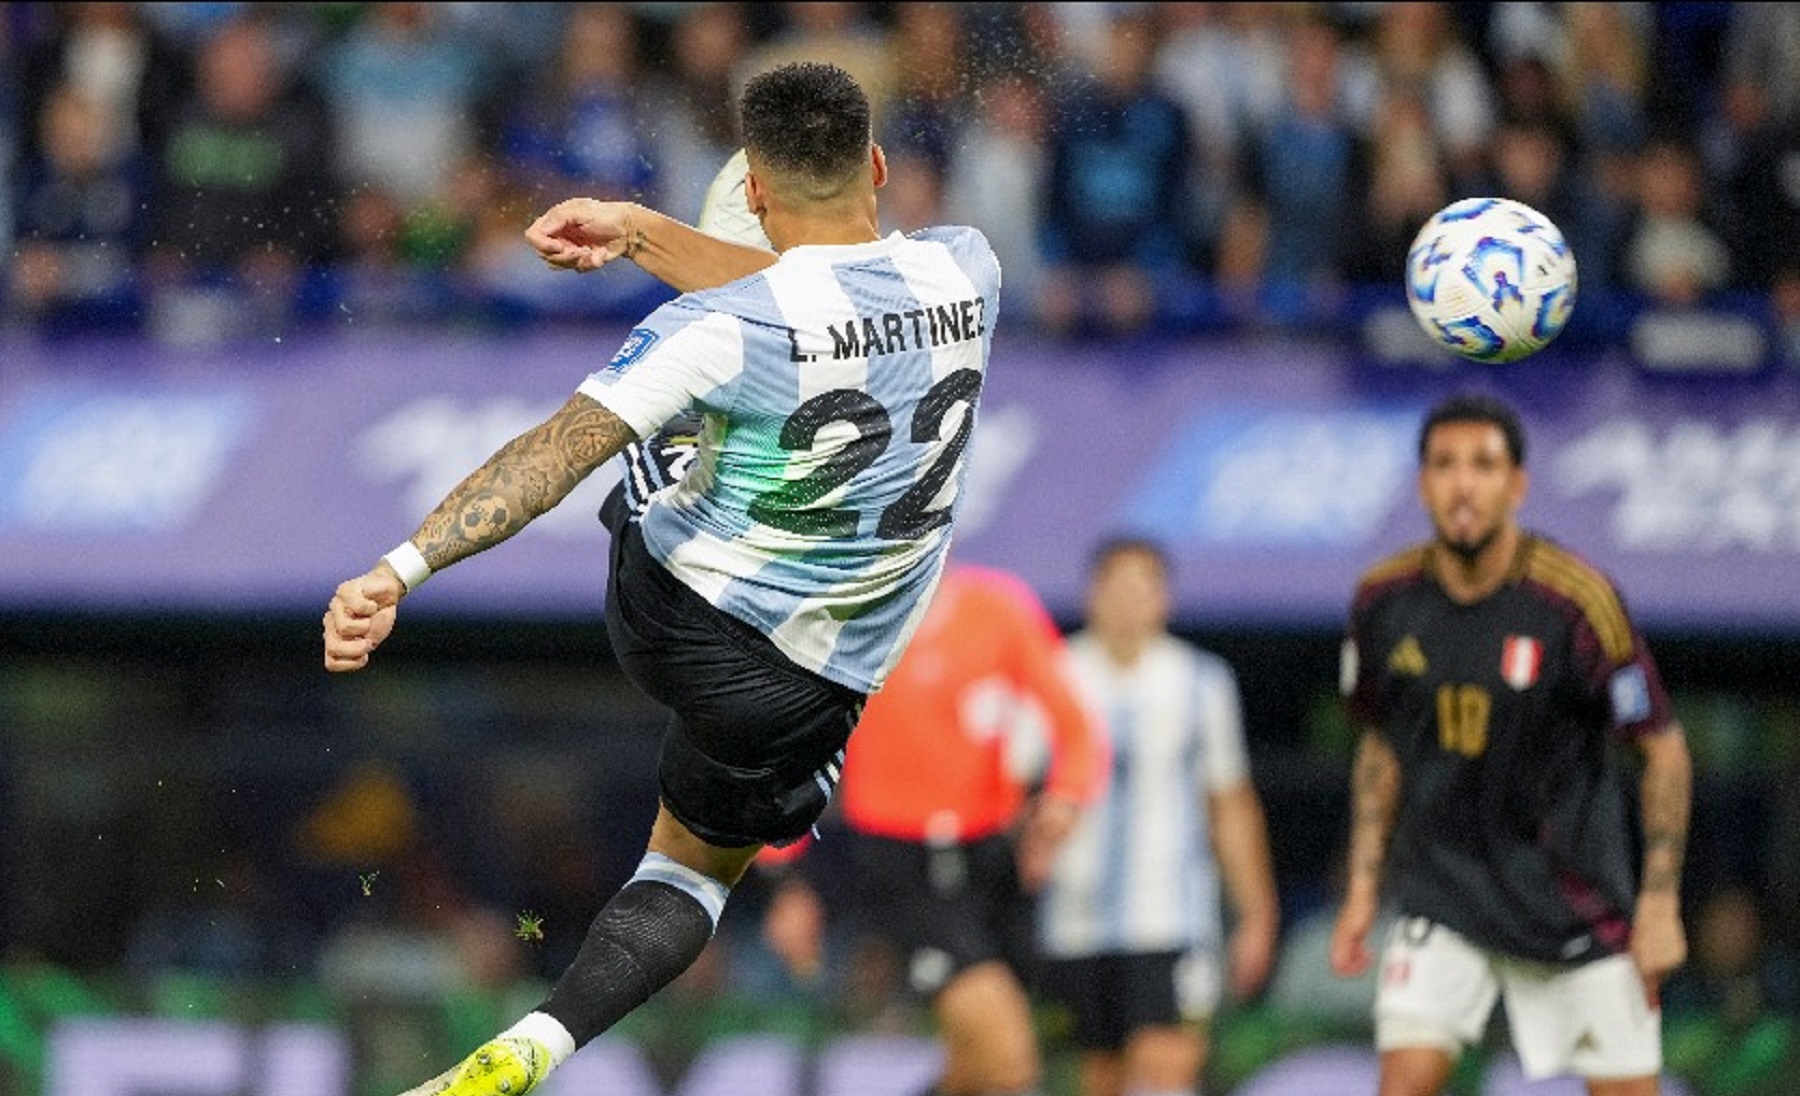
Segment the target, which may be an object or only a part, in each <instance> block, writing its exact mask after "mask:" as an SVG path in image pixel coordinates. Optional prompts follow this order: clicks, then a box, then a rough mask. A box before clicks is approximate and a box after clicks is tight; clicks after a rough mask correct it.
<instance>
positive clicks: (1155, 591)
mask: <svg viewBox="0 0 1800 1096" xmlns="http://www.w3.org/2000/svg"><path fill="white" fill-rule="evenodd" d="M1169 611H1170V595H1169V570H1168V560H1167V558H1166V557H1165V556H1164V554H1163V552H1162V551H1161V549H1160V548H1159V547H1157V546H1156V545H1155V544H1154V543H1152V542H1150V541H1147V540H1141V539H1136V538H1130V537H1121V538H1117V539H1112V540H1108V541H1105V542H1103V543H1102V544H1101V545H1100V546H1099V548H1098V549H1097V550H1096V551H1095V554H1094V559H1093V563H1092V567H1091V574H1090V579H1089V586H1088V598H1087V623H1086V625H1085V627H1084V628H1083V630H1082V631H1080V632H1078V633H1076V634H1075V635H1074V636H1073V637H1071V639H1070V641H1069V650H1070V654H1071V656H1072V660H1073V662H1074V665H1075V670H1076V674H1077V676H1078V678H1079V679H1080V682H1081V684H1082V687H1083V689H1084V690H1085V691H1086V693H1087V696H1088V700H1089V704H1090V705H1091V706H1092V707H1093V708H1094V709H1095V710H1097V711H1098V712H1099V713H1100V715H1101V719H1102V723H1103V725H1104V726H1105V728H1106V731H1107V735H1108V738H1109V741H1110V743H1111V748H1112V759H1113V764H1112V777H1111V780H1110V781H1109V782H1108V784H1107V790H1106V794H1105V796H1103V797H1102V798H1101V800H1100V801H1099V802H1098V803H1097V804H1096V805H1095V806H1094V808H1093V809H1092V810H1090V811H1088V812H1087V813H1086V814H1085V815H1084V816H1083V817H1082V818H1081V820H1080V822H1079V823H1078V824H1077V826H1076V828H1075V831H1074V832H1073V833H1072V834H1071V835H1070V836H1069V839H1068V840H1067V841H1066V842H1065V843H1064V844H1063V846H1062V848H1061V850H1060V851H1059V852H1058V854H1057V856H1056V860H1055V866H1054V868H1053V870H1052V872H1051V875H1050V882H1049V885H1048V886H1047V887H1046V888H1045V890H1044V893H1043V897H1042V900H1041V903H1040V909H1039V916H1040V922H1041V941H1042V946H1043V953H1044V958H1045V960H1046V970H1045V984H1046V986H1047V988H1048V989H1049V992H1050V994H1051V995H1052V996H1054V997H1056V998H1057V999H1059V1000H1060V1001H1062V1002H1063V1003H1064V1004H1065V1005H1066V1006H1067V1007H1068V1008H1069V1010H1070V1012H1071V1013H1072V1014H1073V1016H1074V1020H1075V1042H1076V1045H1077V1046H1078V1047H1079V1048H1080V1050H1081V1092H1082V1096H1126V1094H1128V1093H1129V1094H1131V1096H1175V1094H1177V1093H1193V1092H1195V1091H1197V1089H1198V1085H1199V1082H1200V1077H1201V1073H1202V1071H1203V1069H1204V1066H1205V1062H1206V1052H1207V1028H1206V1024H1207V1021H1208V1020H1209V1019H1210V1017H1211V1016H1212V1014H1213V1011H1214V1009H1215V1008H1216V1007H1217V1005H1218V1002H1219V997H1220V989H1221V985H1220V983H1221V980H1222V979H1223V980H1225V981H1226V982H1227V983H1228V986H1229V989H1230V991H1231V993H1232V995H1233V996H1234V997H1236V998H1240V999H1241V998H1246V997H1249V996H1251V995H1253V994H1255V993H1256V992H1258V991H1259V990H1260V989H1261V988H1262V985H1263V983H1264V981H1265V980H1266V979H1267V978H1268V975H1269V969H1270V967H1271V966H1272V965H1273V963H1274V956H1275V938H1276V932H1277V925H1278V922H1279V919H1280V914H1279V909H1278V907H1277V903H1276V898H1275V876H1274V871H1273V868H1272V867H1271V863H1270V856H1269V836H1268V827H1267V825H1266V823H1265V821H1264V818H1263V809H1262V800H1261V799H1260V798H1259V797H1258V796H1257V794H1256V788H1255V786H1254V785H1253V784H1252V783H1251V782H1250V767H1249V760H1248V757H1247V756H1246V752H1245V748H1244V727H1243V715H1242V708H1241V705H1240V704H1239V699H1238V688H1237V678H1236V675H1235V674H1233V673H1232V670H1231V668H1230V666H1228V665H1227V664H1226V663H1225V661H1224V660H1223V659H1221V658H1219V657H1218V656H1217V655H1214V654H1211V653H1210V652H1207V651H1202V650H1199V649H1197V648H1195V647H1194V646H1193V645H1191V644H1189V643H1186V642H1184V641H1182V640H1180V639H1178V638H1176V637H1175V636H1173V635H1171V634H1170V633H1169V631H1168V619H1169ZM1221 878H1222V879H1223V882H1224V896H1225V897H1226V898H1228V899H1229V900H1230V908H1231V911H1232V913H1233V914H1234V915H1235V925H1234V927H1233V929H1232V931H1231V934H1230V937H1229V943H1228V945H1226V946H1224V947H1223V948H1222V947H1221V944H1222V943H1224V942H1225V940H1226V936H1225V933H1224V931H1223V926H1222V923H1221V922H1222V918H1221V914H1222V905H1221V900H1220V899H1221V895H1220V881H1221ZM1221 967H1223V970H1221Z"/></svg>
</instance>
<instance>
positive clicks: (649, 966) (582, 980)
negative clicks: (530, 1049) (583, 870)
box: [539, 878, 713, 1047]
mask: <svg viewBox="0 0 1800 1096" xmlns="http://www.w3.org/2000/svg"><path fill="white" fill-rule="evenodd" d="M712 934H713V918H712V915H711V914H710V913H708V912H707V909H706V907H705V906H703V905H701V904H700V902H699V901H698V900H697V899H695V898H694V897H693V896H692V895H690V894H688V893H687V892H685V891H683V890H680V889H679V888H677V887H673V886H670V885H669V884H667V883H659V882H654V881H650V880H645V879H636V878H634V879H633V880H631V881H630V882H629V883H627V884H625V886H624V887H623V888H621V889H620V890H619V893H617V894H615V895H613V897H612V901H610V902H608V903H607V904H606V906H605V908H604V909H602V910H601V911H600V915H599V916H598V917H596V918H594V923H593V924H592V925H591V926H590V927H589V928H588V934H587V939H586V940H584V941H582V944H581V950H580V951H579V952H577V953H576V955H575V961H574V962H572V963H570V964H569V969H567V970H565V971H563V973H562V977H560V978H558V979H557V980H556V986H555V988H553V989H552V990H551V991H550V996H548V997H546V998H544V1003H543V1004H542V1005H540V1006H539V1011H541V1012H546V1013H549V1014H550V1015H551V1016H554V1017H555V1018H556V1019H557V1020H558V1021H559V1022H560V1023H561V1024H562V1025H563V1026H564V1027H566V1028H568V1029H569V1034H570V1035H573V1036H574V1037H575V1045H576V1046H577V1047H580V1046H582V1045H584V1044H586V1043H587V1042H588V1041H589V1040H591V1039H593V1038H594V1037H595V1036H597V1035H599V1034H600V1033H601V1032H603V1031H605V1030H606V1029H607V1028H609V1027H612V1026H613V1025H614V1024H616V1023H618V1022H619V1020H620V1019H621V1018H622V1017H624V1016H625V1015H626V1014H627V1013H629V1012H630V1011H631V1010H632V1009H635V1008H637V1007H638V1006H639V1005H641V1004H643V1003H644V1002H645V1001H648V1000H649V999H650V996H651V994H653V993H655V992H656V991H657V990H659V989H661V988H663V987H664V986H666V985H668V984H669V983H670V982H671V981H673V980H674V979H675V976H676V975H678V974H680V973H681V972H682V971H684V970H686V969H687V968H688V967H690V966H692V965H693V962H694V960H695V959H697V958H699V957H700V952H701V951H702V950H703V949H704V948H705V947H706V942H707V941H708V940H710V939H712Z"/></svg>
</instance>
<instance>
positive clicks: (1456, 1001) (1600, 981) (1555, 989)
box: [1375, 917, 1662, 1080]
mask: <svg viewBox="0 0 1800 1096" xmlns="http://www.w3.org/2000/svg"><path fill="white" fill-rule="evenodd" d="M1502 994H1504V995H1505V998H1506V1019H1507V1023H1508V1024H1509V1025H1510V1026H1511V1028H1512V1042H1513V1049H1514V1050H1516V1051H1517V1052H1518V1055H1519V1062H1520V1065H1521V1066H1522V1067H1523V1068H1524V1071H1525V1076H1526V1077H1528V1078H1530V1079H1531V1080H1538V1079H1541V1078H1544V1077H1552V1076H1556V1075H1558V1074H1574V1075H1576V1076H1578V1077H1589V1078H1626V1077H1651V1076H1656V1075H1657V1074H1659V1073H1661V1072H1662V1011H1661V1010H1660V1009H1653V1008H1651V1007H1650V1003H1649V1001H1648V1000H1646V999H1645V995H1644V983H1643V979H1641V978H1640V977H1638V972H1637V966H1636V965H1635V964H1634V963H1633V962H1632V961H1631V956H1629V955H1609V956H1607V957H1606V958H1605V959H1597V960H1595V961H1594V962H1592V963H1586V964H1583V965H1582V966H1579V967H1560V966H1553V965H1551V964H1547V963H1534V962H1529V961H1526V960H1522V959H1514V958H1511V957H1508V956H1505V955H1501V954H1499V953H1496V952H1491V951H1486V950H1484V949H1482V948H1478V947H1476V946H1475V945H1473V944H1471V943H1469V942H1468V941H1467V940H1465V939H1463V938H1462V937H1461V936H1459V935H1457V934H1456V933H1455V932H1453V931H1452V930H1450V929H1447V928H1445V927H1444V926H1443V925H1438V924H1433V923H1432V922H1431V921H1428V920H1426V919H1425V918H1423V917H1403V918H1401V919H1400V920H1398V921H1396V922H1395V923H1394V927H1393V929H1392V930H1391V931H1390V932H1389V934H1388V942H1387V946H1386V948H1384V949H1383V951H1382V955H1381V973H1380V982H1379V987H1378V988H1377V989H1376V992H1375V1046H1376V1048H1377V1049H1379V1050H1395V1049H1399V1048H1401V1047H1435V1048H1437V1049H1440V1050H1443V1051H1444V1052H1446V1053H1448V1054H1450V1055H1451V1056H1452V1057H1455V1056H1456V1055H1458V1054H1460V1053H1461V1052H1462V1051H1463V1049H1464V1048H1466V1047H1468V1046H1470V1045H1472V1044H1474V1043H1477V1042H1479V1041H1480V1040H1481V1037H1482V1035H1483V1034H1484V1033H1485V1032H1486V1030H1487V1023H1488V1017H1489V1016H1490V1015H1491V1014H1492V1013H1493V1011H1494V1001H1495V999H1496V998H1497V997H1499V996H1500V995H1502Z"/></svg>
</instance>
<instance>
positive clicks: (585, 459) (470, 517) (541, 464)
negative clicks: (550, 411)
mask: <svg viewBox="0 0 1800 1096" xmlns="http://www.w3.org/2000/svg"><path fill="white" fill-rule="evenodd" d="M635 437H636V435H635V434H633V433H632V431H631V427H629V426H627V425H625V422H624V420H622V419H620V418H619V417H618V416H617V415H615V414H613V413H612V412H611V411H608V410H607V409H606V408H604V407H601V406H600V405H599V404H598V403H595V402H594V401H593V400H592V399H589V398H588V397H587V396H582V395H577V396H574V397H572V398H571V399H570V400H569V402H568V403H566V404H564V405H563V406H562V408H561V410H559V411H557V412H556V414H554V415H552V416H550V418H548V419H546V420H545V421H544V423H543V425H541V426H538V427H536V428H534V429H532V430H528V431H526V432H525V433H523V434H520V435H519V436H518V437H516V438H514V439H513V440H511V441H509V442H507V443H506V444H505V445H503V446H501V447H500V449H499V451H498V452H496V453H495V454H494V455H493V456H492V457H489V458H488V460H487V463H486V464H483V465H482V466H481V467H480V468H477V469H476V470H475V471H473V472H471V473H469V475H468V476H467V477H465V478H464V479H463V481H462V482H461V483H460V484H458V485H457V486H456V488H455V490H453V491H451V492H450V494H449V495H447V496H446V497H445V498H444V501H443V502H441V503H439V504H438V507H437V509H435V510H433V511H432V512H431V513H430V514H428V515H426V518H425V521H424V522H423V523H422V524H421V525H420V526H419V531H418V532H417V533H416V534H414V536H413V543H414V544H416V545H417V546H418V548H419V551H420V552H421V553H422V554H423V555H424V556H425V562H426V563H429V564H430V565H431V569H432V570H434V571H437V570H442V569H443V568H445V567H448V566H450V565H451V564H452V563H455V562H456V561H457V560H459V559H463V558H465V557H467V556H472V555H474V554H475V553H476V552H480V551H482V550H484V549H487V548H491V547H493V546H494V545H496V544H499V543H500V542H501V541H503V540H505V539H506V538H508V537H510V536H512V535H513V534H514V533H516V532H518V531H519V530H521V529H523V528H525V526H527V525H529V524H530V523H531V521H532V519H534V518H536V517H537V516H538V515H540V514H543V513H544V512H545V511H547V510H549V509H551V508H552V507H554V506H555V505H556V504H557V503H559V502H561V501H562V500H563V499H564V498H565V497H566V496H567V495H568V493H569V492H570V491H572V490H574V489H575V485H576V484H578V483H580V482H581V481H582V479H584V478H585V477H586V476H587V474H588V473H589V472H592V471H593V470H594V469H595V468H597V467H599V466H600V465H601V464H602V463H604V462H605V461H606V460H607V459H609V458H610V457H612V456H613V455H614V454H615V453H617V452H619V451H620V450H621V449H623V448H625V446H626V445H627V444H628V443H630V442H631V441H632V440H634V438H635Z"/></svg>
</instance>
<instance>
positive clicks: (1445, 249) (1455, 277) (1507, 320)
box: [1406, 198, 1575, 363]
mask: <svg viewBox="0 0 1800 1096" xmlns="http://www.w3.org/2000/svg"><path fill="white" fill-rule="evenodd" d="M1406 301H1407V303H1408V304H1409V305H1411V306H1412V313H1413V316H1414V317H1415V318H1416V319H1417V320H1418V321H1419V326H1420V327H1423V328H1424V329H1425V333H1426V334H1427V335H1429V336H1431V338H1432V340H1433V341H1435V342H1436V343H1438V345H1440V346H1443V347H1445V348H1446V349H1449V350H1452V351H1455V352H1456V353H1458V354H1461V355H1462V356H1463V357H1465V358H1471V359H1473V360H1475V361H1478V362H1489V363H1498V362H1510V361H1517V360H1519V359H1520V358H1523V357H1525V356H1526V355H1527V354H1531V353H1534V352H1535V351H1538V350H1541V349H1543V348H1544V346H1545V345H1546V344H1548V343H1549V342H1550V340H1551V339H1554V338H1555V337H1556V335H1557V332H1559V331H1561V330H1562V329H1563V325H1564V324H1566V323H1568V322H1569V313H1570V312H1571V311H1573V310H1574V308H1575V256H1574V255H1573V254H1572V253H1571V252H1570V251H1569V245H1568V242H1567V241H1566V240H1564V239H1563V234H1562V232H1561V231H1560V230H1559V229H1558V228H1557V227H1556V225H1554V224H1552V223H1551V221H1550V218H1548V217H1546V216H1544V215H1543V214H1542V213H1539V212H1538V211H1537V210H1535V209H1532V208H1531V207H1530V206H1528V205H1525V204H1524V203H1522V202H1515V201H1512V200H1511V199H1509V198H1464V199H1463V200H1461V201H1459V202H1453V203H1451V204H1450V205H1448V206H1445V207H1444V208H1443V209H1441V210H1439V211H1438V212H1437V213H1435V214H1433V215H1432V218H1431V219H1430V220H1429V221H1426V222H1425V227H1423V228H1421V229H1419V234H1418V235H1417V236H1415V237H1413V243H1412V250H1410V251H1408V252H1407V255H1406Z"/></svg>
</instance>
